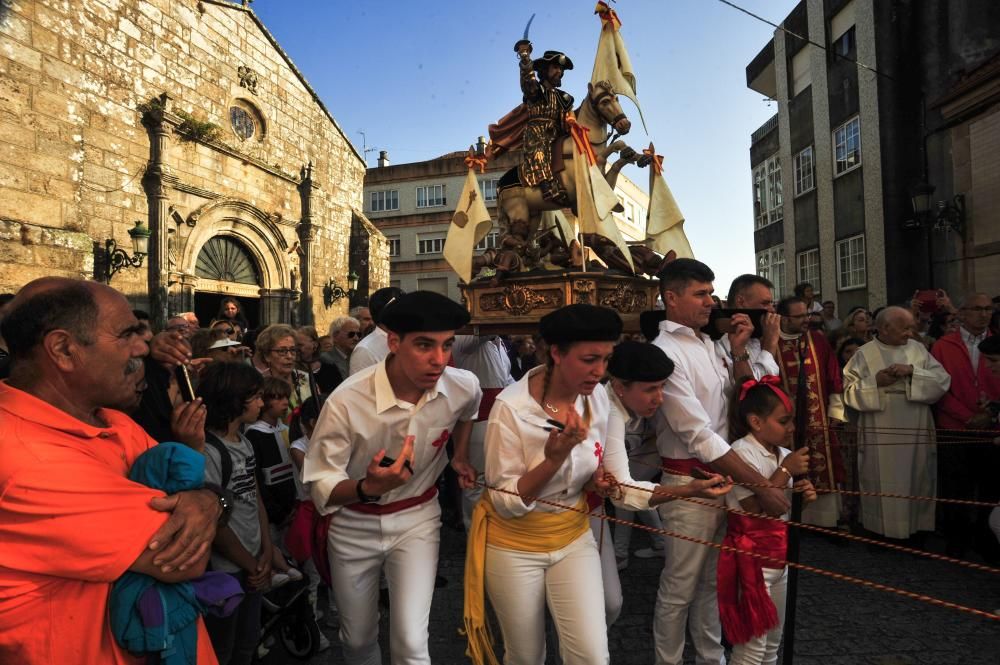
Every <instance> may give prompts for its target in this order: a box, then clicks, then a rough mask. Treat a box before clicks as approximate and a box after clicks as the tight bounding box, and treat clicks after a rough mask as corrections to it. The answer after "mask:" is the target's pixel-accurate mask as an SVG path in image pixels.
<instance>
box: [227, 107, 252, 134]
mask: <svg viewBox="0 0 1000 665" xmlns="http://www.w3.org/2000/svg"><path fill="white" fill-rule="evenodd" d="M229 122H230V124H231V125H232V126H233V131H234V132H235V133H236V136H238V137H240V139H241V140H243V141H246V140H247V139H249V138H253V136H254V135H255V134H256V133H257V131H258V130H257V122H256V120H255V119H254V117H253V114H252V113H251V112H250V111H248V110H247V109H245V108H243V107H242V106H232V107H230V108H229Z"/></svg>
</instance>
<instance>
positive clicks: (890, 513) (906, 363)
mask: <svg viewBox="0 0 1000 665" xmlns="http://www.w3.org/2000/svg"><path fill="white" fill-rule="evenodd" d="M913 324H914V320H913V314H911V313H910V311H909V310H906V309H903V308H902V307H886V308H885V309H883V310H882V311H880V312H879V313H878V316H876V317H875V327H876V329H877V330H878V338H877V339H875V340H873V341H871V342H868V343H867V344H865V345H864V346H862V347H861V348H860V349H858V352H857V353H855V354H854V357H853V358H851V360H850V362H848V363H847V367H845V368H844V403H845V404H846V405H847V406H849V407H851V408H852V409H854V410H856V411H858V412H860V418H859V422H858V428H859V432H858V470H859V477H860V484H861V490H862V491H868V492H886V493H896V494H909V495H921V496H936V495H937V468H936V459H937V456H936V437H935V431H934V418H933V416H932V415H931V409H930V405H932V404H934V403H935V402H937V401H938V400H939V399H941V397H942V396H943V395H944V394H945V393H946V392H948V388H949V386H950V385H951V377H950V376H948V372H946V371H945V369H944V368H943V367H942V366H941V363H939V362H938V361H937V360H935V359H934V357H933V356H932V355H931V354H930V353H929V352H928V351H927V349H926V348H925V347H924V345H923V344H921V343H920V342H917V341H915V340H914V339H913ZM934 508H935V505H934V503H932V502H930V501H900V500H898V499H885V498H881V497H867V496H866V497H862V498H861V523H862V525H863V526H864V527H865V528H866V529H868V530H869V531H874V532H875V533H878V534H882V535H884V536H886V537H887V538H894V539H905V538H909V537H910V536H912V535H913V534H915V533H917V532H920V531H933V530H934Z"/></svg>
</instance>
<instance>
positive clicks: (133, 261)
mask: <svg viewBox="0 0 1000 665" xmlns="http://www.w3.org/2000/svg"><path fill="white" fill-rule="evenodd" d="M128 235H129V237H130V238H131V239H132V256H129V254H128V252H126V251H125V250H124V249H122V248H121V247H118V243H116V242H115V240H114V238H109V239H108V240H106V241H105V242H104V249H105V252H106V261H105V266H104V271H105V272H104V276H105V281H107V282H108V283H110V282H111V277H112V276H113V275H114V274H115V273H116V272H118V271H119V270H122V269H124V268H128V267H132V268H138V267H140V266H141V265H142V261H143V259H144V258H146V255H147V254H149V237H150V236H151V235H152V231H150V230H149V227H147V226H146V225H145V224H143V222H142V220H138V221H137V222H136V223H135V226H134V227H133V228H131V229H129V230H128Z"/></svg>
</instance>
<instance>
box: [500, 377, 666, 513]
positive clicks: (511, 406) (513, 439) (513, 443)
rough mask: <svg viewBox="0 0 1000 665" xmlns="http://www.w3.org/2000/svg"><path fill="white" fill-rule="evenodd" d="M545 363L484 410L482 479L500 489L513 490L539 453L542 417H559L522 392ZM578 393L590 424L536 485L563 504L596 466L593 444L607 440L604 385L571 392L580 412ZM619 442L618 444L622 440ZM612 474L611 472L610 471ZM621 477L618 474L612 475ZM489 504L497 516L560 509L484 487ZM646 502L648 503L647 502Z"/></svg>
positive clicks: (572, 500) (571, 502) (573, 498)
mask: <svg viewBox="0 0 1000 665" xmlns="http://www.w3.org/2000/svg"><path fill="white" fill-rule="evenodd" d="M544 371H545V367H544V366H539V367H533V368H532V369H531V370H529V371H528V373H527V374H525V375H524V376H523V377H521V380H520V381H518V382H517V383H514V384H512V385H509V386H507V387H506V388H504V389H503V390H502V391H501V392H500V394H499V395H497V401H496V402H495V403H494V405H493V410H492V411H491V412H490V419H489V422H488V423H487V425H486V442H485V444H484V447H485V448H486V482H487V484H489V485H491V486H493V487H498V488H500V489H502V490H507V491H510V492H517V482H518V481H519V480H520V479H521V476H523V475H524V474H526V473H527V472H528V471H530V470H531V469H534V468H535V467H536V466H538V465H539V464H541V463H542V460H544V459H545V442H546V440H547V439H548V438H549V433H548V431H546V428H550V427H551V425H549V424H548V423H547V422H545V421H546V419H548V418H554V419H559V418H560V417H565V416H564V415H563V414H561V413H557V414H552V413H547V412H546V411H544V410H543V409H542V407H541V406H539V405H538V402H536V401H535V399H534V398H533V397H532V396H531V394H530V393H529V392H528V380H529V378H530V377H532V376H534V375H535V374H537V373H538V372H544ZM584 399H586V400H587V401H588V402H589V404H590V429H589V430H588V431H587V438H586V439H585V440H584V441H583V442H582V443H580V444H579V445H577V446H576V447H574V448H573V450H572V452H570V454H569V456H568V457H567V458H566V461H564V462H563V463H562V466H561V467H559V470H558V471H556V473H555V475H554V476H552V478H551V479H550V480H549V482H548V483H546V484H545V486H544V487H543V488H542V490H541V492H540V495H541V496H540V497H539V498H541V499H545V500H546V501H554V502H557V503H560V504H563V505H566V506H575V505H576V504H577V502H578V501H579V500H580V494H581V493H582V492H583V486H584V485H585V484H586V483H587V481H589V480H590V477H591V476H593V475H594V471H596V470H597V455H595V454H594V453H595V444H597V443H600V444H601V447H602V448H604V447H605V446H607V444H608V415H609V412H610V408H611V407H610V404H609V401H608V393H607V392H606V391H605V389H604V386H602V385H598V386H597V387H596V388H594V392H593V394H592V395H590V396H589V397H586V398H584V397H583V396H582V395H581V396H580V397H577V398H576V403H575V404H574V408H575V409H576V412H577V414H579V415H580V416H581V417H582V416H583V414H584ZM623 445H624V444H623ZM616 475H617V474H616ZM618 477H619V478H621V477H622V476H618ZM490 498H491V499H492V500H493V506H494V507H495V508H496V509H497V512H498V513H500V515H502V516H503V517H507V518H510V517H521V516H522V515H526V514H527V513H529V512H530V511H532V510H538V511H540V512H545V513H557V512H563V511H564V510H565V509H563V508H557V507H556V506H552V505H549V504H547V503H538V502H534V501H533V502H531V503H524V501H522V500H521V497H520V496H515V495H514V494H508V493H507V492H496V491H493V490H490ZM646 507H648V504H647V506H646Z"/></svg>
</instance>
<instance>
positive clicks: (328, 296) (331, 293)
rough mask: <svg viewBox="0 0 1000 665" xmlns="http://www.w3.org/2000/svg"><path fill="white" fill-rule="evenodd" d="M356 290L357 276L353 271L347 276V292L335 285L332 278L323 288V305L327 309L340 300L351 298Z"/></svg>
mask: <svg viewBox="0 0 1000 665" xmlns="http://www.w3.org/2000/svg"><path fill="white" fill-rule="evenodd" d="M357 288H358V275H357V273H355V272H354V271H353V270H352V271H351V272H350V273H348V275H347V290H344V287H342V286H340V285H338V284H337V282H336V280H334V278H333V277H331V278H330V279H329V281H327V283H326V285H325V286H324V287H323V304H324V305H326V308H327V309H329V308H330V307H332V306H333V303H335V302H337V301H338V300H340V299H341V298H345V297H346V298H352V297H353V296H354V292H355V291H356V290H357Z"/></svg>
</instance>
